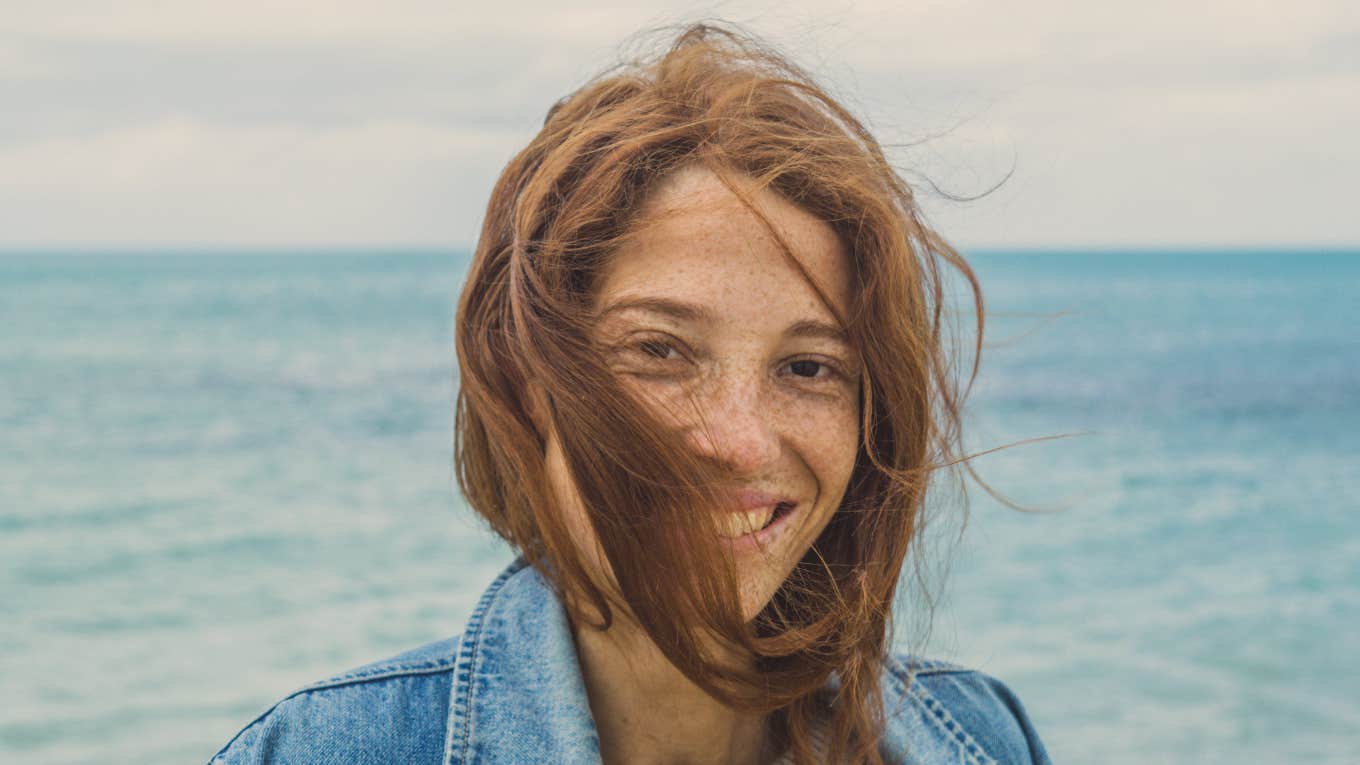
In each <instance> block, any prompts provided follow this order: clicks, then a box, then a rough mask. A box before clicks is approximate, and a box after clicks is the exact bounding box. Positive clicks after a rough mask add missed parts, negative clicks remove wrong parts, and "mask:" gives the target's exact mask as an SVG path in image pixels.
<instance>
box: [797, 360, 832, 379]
mask: <svg viewBox="0 0 1360 765" xmlns="http://www.w3.org/2000/svg"><path fill="white" fill-rule="evenodd" d="M823 366H825V364H819V363H817V362H816V361H807V360H803V361H795V362H793V363H792V364H789V371H790V372H793V373H794V374H795V375H797V376H799V377H816V376H817V373H818V372H819V371H821V369H822V367H823Z"/></svg>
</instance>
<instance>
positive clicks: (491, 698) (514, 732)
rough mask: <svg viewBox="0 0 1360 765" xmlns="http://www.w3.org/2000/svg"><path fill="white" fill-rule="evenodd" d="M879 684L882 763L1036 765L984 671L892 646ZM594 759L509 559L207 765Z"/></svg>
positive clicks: (545, 627)
mask: <svg viewBox="0 0 1360 765" xmlns="http://www.w3.org/2000/svg"><path fill="white" fill-rule="evenodd" d="M882 692H883V697H884V702H885V704H886V707H885V716H886V721H887V725H886V730H885V734H884V737H883V739H882V741H881V742H880V745H879V749H880V751H881V752H882V753H883V754H884V759H885V761H887V762H890V763H904V764H907V763H910V764H912V765H934V764H935V763H951V764H953V763H964V764H965V765H989V764H990V763H1002V764H1003V765H1027V764H1029V763H1034V765H1048V764H1049V760H1048V756H1047V755H1046V754H1045V753H1044V748H1043V745H1042V744H1041V743H1040V742H1039V738H1038V736H1037V735H1036V734H1035V732H1034V728H1033V726H1032V725H1031V724H1030V721H1029V718H1028V717H1027V716H1026V715H1025V711H1024V709H1023V708H1022V707H1021V705H1020V702H1019V700H1018V699H1016V697H1015V695H1014V694H1012V693H1011V691H1010V689H1008V688H1007V687H1006V686H1005V685H1003V684H1002V683H1001V682H1000V681H998V680H996V679H994V678H992V677H989V676H987V675H985V674H982V673H980V672H976V671H973V670H968V669H964V668H962V667H958V666H954V665H951V664H945V663H942V662H937V661H928V660H921V659H916V658H912V657H909V656H894V657H891V658H890V659H889V661H888V662H887V666H886V668H885V673H884V677H883V683H882ZM599 762H600V742H599V736H598V734H597V733H596V730H595V723H594V721H593V720H592V718H591V713H590V705H589V703H588V700H587V698H586V690H585V684H584V681H583V680H582V677H581V670H580V665H579V664H578V663H577V657H576V652H575V647H574V642H573V640H572V634H571V628H570V624H569V622H568V621H567V616H566V612H565V610H564V608H563V607H562V604H561V602H560V600H559V599H558V598H557V596H556V595H555V593H554V592H553V590H552V589H551V588H550V587H549V585H548V583H547V582H546V581H544V580H543V578H542V577H541V576H540V574H539V573H538V572H537V571H536V570H535V569H534V568H533V567H532V566H528V565H526V564H525V563H524V561H523V559H518V560H516V561H515V562H514V563H512V564H510V566H509V567H508V568H506V569H505V571H504V572H503V573H502V574H501V575H500V576H499V577H497V578H496V580H495V581H494V582H492V583H491V585H490V586H489V587H488V588H487V590H486V592H485V593H484V594H483V595H482V598H481V600H480V601H479V603H478V604H477V607H476V608H475V609H474V610H473V613H472V616H471V617H470V618H469V620H468V623H467V626H466V628H465V630H464V631H463V633H462V634H461V635H459V636H457V637H454V638H450V639H447V640H441V641H439V642H436V643H431V644H429V645H426V646H423V647H420V648H416V649H414V650H412V651H408V652H406V653H403V654H400V655H398V656H394V657H392V658H390V659H386V660H384V661H379V662H375V663H373V664H369V665H367V666H364V667H360V668H358V669H355V670H352V671H350V672H346V673H344V674H342V675H339V676H337V677H334V678H332V679H330V680H325V681H323V682H319V683H314V684H312V685H308V686H306V687H304V688H301V689H299V690H297V691H295V692H293V693H292V694H289V695H288V696H286V697H285V698H284V699H282V700H281V701H279V702H278V703H276V704H274V705H273V706H271V707H270V708H269V709H267V710H265V711H264V712H263V713H262V714H261V715H260V716H259V717H257V718H256V719H255V720H254V721H253V722H251V723H250V724H249V725H247V726H246V727H245V728H244V729H242V730H241V731H240V732H239V733H237V734H236V736H235V737H234V738H232V740H231V741H229V742H227V744H226V746H224V747H223V748H222V749H221V750H220V751H219V752H218V753H217V754H216V755H215V756H214V757H213V759H212V761H211V763H210V765H244V764H245V763H290V764H294V763H296V764H309V763H356V764H357V763H413V764H414V763H430V764H431V765H435V764H436V763H442V765H473V764H474V763H475V764H476V765H521V764H523V763H554V764H559V763H560V765H578V764H579V765H587V764H588V763H596V764H597V763H599Z"/></svg>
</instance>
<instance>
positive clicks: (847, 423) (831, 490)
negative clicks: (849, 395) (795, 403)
mask: <svg viewBox="0 0 1360 765" xmlns="http://www.w3.org/2000/svg"><path fill="white" fill-rule="evenodd" d="M793 411H794V413H795V419H794V420H792V421H791V422H790V423H789V426H788V427H789V428H790V429H791V430H792V432H796V433H797V434H798V435H797V438H798V443H799V445H800V447H799V452H801V456H802V458H803V460H804V461H805V462H806V463H807V465H808V467H810V468H811V469H812V472H813V473H814V474H815V476H816V478H817V483H818V484H819V489H820V492H821V494H822V496H823V499H824V500H830V501H829V504H830V505H831V506H832V507H833V508H834V507H836V506H838V505H839V504H840V499H841V496H842V495H843V494H844V493H845V489H846V487H847V486H848V485H849V483H850V477H851V475H852V474H853V473H854V469H855V457H856V456H857V455H858V453H859V408H858V406H856V405H853V404H849V403H838V404H836V405H829V406H817V407H800V408H795V409H794V410H793Z"/></svg>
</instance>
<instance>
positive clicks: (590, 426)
mask: <svg viewBox="0 0 1360 765" xmlns="http://www.w3.org/2000/svg"><path fill="white" fill-rule="evenodd" d="M694 163H700V164H702V165H703V166H705V167H707V168H709V169H711V170H712V171H713V172H715V173H716V174H718V175H719V177H722V178H727V179H729V181H730V179H731V178H733V177H734V176H736V175H738V174H740V175H743V176H748V177H749V178H750V179H754V180H755V182H756V185H757V187H758V188H766V189H770V190H772V191H774V192H775V193H777V194H779V195H781V196H782V197H784V198H785V199H787V200H789V201H791V202H792V203H794V204H796V205H798V206H799V207H801V208H802V209H803V210H806V211H807V212H809V213H811V214H812V215H814V216H816V217H817V218H819V219H820V220H822V221H825V222H826V223H827V224H828V225H830V226H831V227H832V229H833V230H834V231H835V232H836V234H837V235H838V236H839V237H840V239H841V241H842V243H843V245H844V248H845V251H846V252H847V253H848V255H849V258H850V261H851V262H850V266H851V273H852V285H853V288H852V294H851V303H850V306H849V308H848V310H847V311H846V312H845V315H843V316H839V317H838V318H839V319H840V320H841V322H842V323H843V325H844V328H845V330H846V333H847V335H848V337H849V340H850V342H851V344H852V345H853V346H854V348H855V350H856V352H857V353H858V354H859V357H860V359H861V361H862V365H863V370H864V371H863V374H862V379H861V381H860V390H861V412H862V417H861V424H860V447H859V454H858V457H857V462H856V466H855V469H854V472H853V474H852V477H851V480H850V484H849V487H848V489H847V491H846V494H845V496H844V499H843V501H842V503H841V506H840V507H839V508H838V509H837V511H836V513H835V514H834V515H833V517H832V518H831V520H830V522H829V523H828V525H827V526H826V528H825V530H824V531H823V533H822V534H821V535H820V537H818V539H817V540H816V541H815V542H814V544H813V545H812V547H811V548H810V549H809V550H808V551H807V553H806V555H805V556H804V557H803V559H802V560H801V561H800V562H799V564H798V565H797V567H796V568H795V569H794V572H793V574H792V575H790V576H789V578H788V579H787V580H786V581H785V582H784V584H783V585H782V586H781V587H780V589H779V590H778V591H777V592H776V593H775V595H774V597H773V599H772V600H771V601H770V603H769V604H768V605H767V606H766V607H765V608H764V610H763V611H762V612H761V613H760V615H759V616H758V617H757V618H756V619H755V620H754V621H752V622H749V623H748V622H746V621H745V620H744V619H743V618H741V615H740V613H739V609H738V605H737V604H738V599H737V590H736V581H735V575H734V574H733V571H732V567H731V561H730V560H727V559H726V558H725V557H724V556H723V554H722V552H721V551H720V550H719V549H717V546H716V545H695V544H685V540H693V539H711V538H712V536H711V530H710V529H708V527H707V526H706V525H705V524H711V523H712V520H711V518H712V514H709V513H703V512H695V508H716V507H717V500H716V497H715V496H714V492H713V490H712V489H713V487H714V486H716V485H718V484H719V483H720V482H721V480H722V476H721V475H720V474H719V473H718V472H717V471H716V470H715V468H714V466H713V465H711V464H706V463H705V462H704V461H703V460H701V459H699V458H698V457H697V456H696V455H694V454H691V453H689V452H688V451H687V450H686V449H685V448H684V446H683V445H682V441H681V440H680V439H677V438H674V437H673V434H670V433H668V432H667V430H666V428H665V427H664V425H663V423H662V420H661V419H660V418H659V417H658V416H657V413H655V412H652V411H649V409H648V407H647V406H646V405H645V404H644V402H641V401H638V400H636V399H634V398H633V397H631V396H630V395H629V394H628V392H627V391H626V390H625V389H624V388H623V387H622V386H621V385H620V382H619V381H618V380H617V379H615V378H614V376H613V375H612V374H611V373H610V371H609V369H608V368H607V366H606V364H605V363H604V360H603V359H602V357H601V353H600V349H599V348H597V347H596V346H595V345H594V344H593V343H592V342H591V326H592V304H593V295H594V289H595V282H596V277H597V275H598V274H599V273H600V270H601V268H602V266H603V264H604V263H606V262H607V260H608V258H609V257H610V256H611V254H612V252H613V251H614V250H615V249H616V248H617V246H618V244H619V242H620V241H621V240H622V238H623V237H625V236H627V234H628V232H629V231H630V228H631V227H632V226H634V225H635V224H636V223H637V222H638V220H637V218H638V210H639V208H640V206H641V205H642V202H643V201H644V200H645V199H646V198H647V196H648V194H649V192H650V191H651V190H652V188H653V187H654V186H655V185H656V183H657V181H658V180H659V179H660V178H662V177H664V176H666V175H667V174H668V173H670V172H672V171H673V170H675V169H677V168H679V167H681V166H682V165H689V164H694ZM728 185H729V187H731V188H732V189H733V191H734V192H735V193H738V194H739V196H742V198H743V199H745V200H746V201H747V202H748V207H750V208H751V209H752V210H753V211H754V210H755V208H754V207H753V206H751V205H750V204H749V199H750V197H749V194H748V193H747V192H742V191H740V190H739V188H738V184H735V183H732V182H729V183H728ZM757 214H759V213H758V212H757ZM767 223H768V221H767ZM766 228H767V230H769V231H770V232H771V234H772V235H773V236H774V237H775V238H776V239H777V240H778V239H779V234H778V233H777V232H776V231H775V230H774V229H773V227H771V226H769V225H767V226H766ZM784 247H785V252H786V254H789V255H790V257H791V253H789V251H788V248H787V246H786V245H784ZM950 269H953V270H954V271H957V272H958V273H959V274H961V275H962V276H963V277H964V282H965V283H966V284H967V285H968V286H969V287H970V288H971V294H972V299H973V303H974V306H973V307H974V308H975V309H976V315H977V333H976V345H975V346H974V347H973V353H974V364H973V368H972V373H971V374H970V375H969V376H968V378H967V384H964V382H963V380H962V379H961V376H960V375H958V374H957V370H956V369H955V367H954V366H953V364H952V362H951V359H952V353H953V350H952V349H951V348H950V347H948V346H949V343H948V342H946V339H947V335H948V332H947V331H946V330H947V327H946V325H945V322H944V318H943V316H944V314H943V309H944V302H945V290H944V278H945V276H946V272H947V271H948V270H950ZM982 316H983V311H982V297H981V291H980V288H979V286H978V282H977V279H976V277H975V276H974V274H973V272H972V270H971V269H970V268H969V266H968V264H967V263H966V262H965V261H964V260H963V259H962V258H961V257H960V256H959V255H958V254H957V253H956V252H955V251H954V250H953V249H952V248H951V247H950V246H949V245H948V244H947V243H946V242H945V241H944V240H943V239H941V237H939V236H938V235H937V234H936V233H935V232H933V231H932V230H931V229H930V228H929V227H928V226H927V225H926V224H925V223H924V222H923V220H922V217H921V215H920V212H919V209H918V207H917V205H916V202H915V200H914V198H913V195H912V191H911V189H910V188H909V186H908V185H907V183H906V182H905V181H904V180H903V179H902V177H901V176H900V175H899V174H898V173H897V172H896V171H895V170H894V168H893V167H892V165H891V164H890V163H889V162H888V161H887V159H886V158H885V156H884V154H883V151H882V149H881V147H880V145H879V144H878V142H877V141H876V140H875V139H874V138H873V136H872V135H870V133H869V132H868V130H867V129H866V128H865V127H864V125H863V124H861V122H859V121H858V120H857V119H856V118H855V117H854V116H852V115H851V114H850V113H849V112H848V111H847V110H846V109H845V108H844V107H842V106H841V105H840V104H839V103H838V102H837V101H836V100H835V99H833V98H832V97H831V96H830V95H828V93H827V92H826V91H824V90H823V89H822V88H820V87H819V86H818V85H817V84H816V83H815V82H814V81H813V80H812V78H810V77H809V76H808V75H807V74H806V73H804V72H803V71H802V70H801V69H799V68H798V67H797V66H795V65H794V64H792V63H791V62H790V61H789V60H787V59H786V58H785V57H783V56H782V55H780V54H779V53H778V52H776V51H774V50H772V49H770V48H768V47H766V46H764V45H762V44H760V43H758V42H756V41H755V40H753V39H752V38H751V37H749V36H747V35H744V34H741V33H738V32H735V31H733V30H730V29H727V28H723V27H715V26H712V25H707V24H700V25H694V26H691V27H688V28H686V29H684V30H683V32H682V33H680V34H679V36H678V37H677V38H676V39H675V40H674V41H673V42H672V44H671V45H670V46H669V47H668V48H667V49H665V50H664V51H662V52H660V53H659V54H658V55H656V56H653V57H650V58H645V59H642V60H638V61H634V62H632V63H630V64H627V65H624V66H621V67H619V68H616V69H614V70H611V71H608V72H606V73H604V74H602V75H600V76H599V77H597V78H595V79H594V80H592V81H591V82H589V83H587V84H586V85H585V86H583V87H581V88H580V89H578V90H576V91H575V92H573V93H571V94H570V95H568V96H566V97H565V98H563V99H562V100H560V101H559V102H557V103H556V104H555V105H554V106H553V107H552V108H551V109H550V110H549V112H548V115H547V118H546V120H545V122H544V125H543V128H542V130H541V131H540V132H539V133H538V135H537V136H535V137H534V139H533V140H532V141H531V142H530V143H529V145H528V146H527V147H526V148H524V149H523V150H522V151H521V152H519V154H517V155H516V156H515V157H514V158H513V159H512V160H511V161H510V163H509V164H508V165H507V166H506V168H505V170H504V172H503V173H502V174H501V176H500V179H499V180H498V181H497V183H496V185H495V188H494V190H493V192H492V194H491V198H490V201H489V203H488V206H487V212H486V217H485V222H484V225H483V229H482V233H481V237H480V240H479V241H478V244H477V248H476V252H475V254H474V257H473V262H472V266H471V270H470V272H469V275H468V279H467V284H466V286H465V288H464V291H463V294H462V297H461V300H460V302H459V307H458V317H457V350H458V364H459V372H460V375H461V381H460V390H459V393H458V404H457V406H458V409H457V433H456V466H457V474H458V479H459V483H460V486H461V488H462V490H463V492H464V493H465V495H466V496H467V499H468V502H469V503H470V504H471V506H472V507H473V509H474V510H475V511H476V512H478V513H479V514H480V515H481V516H482V517H483V518H485V519H486V521H487V522H488V523H489V524H490V526H491V528H492V529H494V530H495V531H496V533H498V534H499V535H500V536H501V537H503V538H504V539H505V540H506V541H507V542H509V543H510V545H512V546H513V547H514V548H515V549H516V550H518V551H519V552H521V553H522V554H523V555H524V556H525V557H526V558H527V559H528V560H529V561H530V562H531V563H532V564H533V565H534V566H535V567H537V568H538V569H539V570H540V571H541V572H542V573H543V574H544V575H545V576H546V577H548V579H549V580H550V581H551V582H552V583H553V584H554V586H555V587H557V589H558V591H559V593H560V594H561V595H562V596H563V597H564V598H565V599H566V600H567V601H568V602H569V603H576V604H581V605H587V604H588V605H589V606H591V607H593V610H594V612H595V613H597V614H599V615H600V616H601V619H602V623H600V624H598V625H596V626H598V627H600V628H607V627H608V626H609V624H610V623H611V620H612V619H613V615H614V611H613V609H614V608H622V609H624V613H626V614H627V615H628V616H629V617H630V618H633V619H636V621H637V623H638V624H639V625H640V626H641V627H642V628H643V629H644V630H646V632H647V633H648V635H649V636H650V637H651V638H652V639H653V640H654V641H655V643H656V644H657V646H658V647H659V648H660V649H661V650H662V651H663V652H664V653H665V655H666V656H667V657H668V658H669V659H670V660H671V661H672V662H673V663H674V664H675V665H676V667H678V668H679V669H680V670H681V671H682V672H684V673H685V675H686V676H688V677H689V678H690V679H691V680H692V681H694V682H695V683H696V684H698V685H699V686H700V687H702V688H704V689H705V690H706V691H708V692H709V693H710V694H712V695H713V696H715V697H716V698H718V699H720V700H722V701H724V702H725V703H727V704H729V705H730V706H733V707H736V708H741V709H746V710H753V711H764V712H771V713H773V714H771V715H770V716H769V718H768V719H769V720H770V721H771V722H770V724H771V729H770V733H771V734H772V736H773V739H774V740H775V741H777V742H780V743H782V744H784V745H787V746H791V747H792V748H793V751H794V754H795V756H796V758H797V760H798V761H799V762H803V763H809V762H813V761H814V759H815V755H814V752H813V748H812V739H811V733H812V731H813V730H814V729H815V728H818V727H820V726H823V725H825V726H826V728H825V729H824V730H825V731H826V740H827V741H828V743H829V745H830V748H831V753H830V758H831V759H832V760H833V761H837V762H841V761H844V762H855V763H880V762H881V758H880V756H879V754H878V750H877V746H876V743H877V740H878V737H879V736H880V734H881V731H882V724H883V721H882V718H883V710H882V708H881V707H882V702H881V698H880V695H879V676H880V673H881V671H882V663H883V661H884V660H885V658H886V656H887V653H888V650H889V648H890V632H891V625H892V621H891V616H890V615H891V611H892V604H893V599H894V594H895V592H896V589H897V586H898V581H899V578H900V576H901V573H902V568H903V563H904V560H905V558H906V556H907V554H908V551H909V550H910V549H911V548H912V546H913V544H914V543H915V542H916V541H917V540H918V538H919V536H920V532H921V528H922V520H923V515H922V511H923V507H924V501H925V495H926V489H927V485H928V483H929V482H930V480H931V478H932V476H933V475H934V474H935V473H936V471H938V470H939V469H941V468H943V467H946V466H950V465H954V464H957V463H958V462H959V461H960V459H961V458H960V456H959V455H960V453H961V443H960V420H961V407H962V402H963V400H964V398H965V397H966V395H967V390H968V387H967V385H971V382H972V379H973V376H975V375H976V371H977V365H976V360H977V354H978V353H979V352H980V349H981V343H982V324H983V320H982ZM531 398H532V399H533V400H534V401H535V402H537V403H534V404H531V403H530V401H531ZM545 422H546V427H550V428H552V429H553V431H554V432H555V433H556V434H557V435H558V436H559V437H560V438H561V444H562V449H563V452H564V455H565V457H566V462H567V465H568V468H569V471H570V474H571V477H572V479H573V481H574V483H575V485H576V487H577V489H578V491H579V492H580V495H581V498H582V499H583V501H584V505H585V507H586V508H587V512H588V518H589V521H590V523H591V525H592V526H593V528H594V529H595V531H596V534H597V537H598V539H599V544H600V551H601V552H602V554H603V557H604V559H605V560H607V562H608V564H609V566H610V567H611V569H612V571H613V574H614V579H615V580H616V581H617V585H618V589H617V592H613V591H611V588H610V586H609V583H607V582H601V581H597V580H596V578H595V577H594V576H593V575H592V573H591V569H590V567H589V566H588V565H587V564H586V561H585V558H584V557H583V551H582V550H580V549H579V548H578V545H577V544H576V542H575V540H573V539H572V538H571V537H570V536H569V535H568V534H567V530H566V528H565V526H564V525H563V522H562V519H561V514H560V512H559V508H557V507H556V504H555V499H554V496H553V494H552V492H551V490H550V488H549V487H548V485H547V480H546V477H545V464H544V448H545V432H544V430H543V426H544V424H545ZM705 534H707V536H705ZM715 635H716V636H718V637H720V638H721V639H722V641H723V645H727V646H735V647H739V648H740V649H741V650H742V651H745V652H746V655H747V656H749V657H751V659H752V661H751V662H750V663H749V664H747V665H743V666H739V667H734V666H732V664H731V663H730V662H724V661H723V660H722V657H721V656H720V655H719V654H718V653H716V652H715V651H714V650H713V648H712V641H711V640H709V639H708V638H711V637H712V636H715ZM833 673H834V675H835V677H836V679H837V681H838V684H839V689H838V692H837V694H836V695H835V698H834V701H833V700H832V699H831V698H829V697H828V695H827V694H826V693H825V690H826V687H827V681H828V680H829V679H830V678H831V677H832V675H833Z"/></svg>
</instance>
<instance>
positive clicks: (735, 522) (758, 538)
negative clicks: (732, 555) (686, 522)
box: [718, 501, 798, 551]
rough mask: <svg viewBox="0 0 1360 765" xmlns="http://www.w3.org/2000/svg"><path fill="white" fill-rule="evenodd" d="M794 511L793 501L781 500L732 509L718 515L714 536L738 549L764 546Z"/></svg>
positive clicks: (774, 537) (778, 534)
mask: <svg viewBox="0 0 1360 765" xmlns="http://www.w3.org/2000/svg"><path fill="white" fill-rule="evenodd" d="M797 511H798V505H797V504H796V503H794V502H787V501H783V502H776V503H775V504H773V505H768V506H766V507H759V508H752V509H750V510H745V511H741V512H733V513H730V514H728V515H727V516H726V517H724V518H723V519H722V521H721V523H720V526H719V531H718V536H719V537H721V538H722V540H723V541H724V542H725V543H727V544H728V545H730V546H732V548H733V549H734V550H738V551H740V550H747V549H754V548H759V547H765V546H767V545H769V544H770V543H771V542H773V541H774V540H775V539H776V538H777V537H778V536H780V535H781V534H782V533H783V531H784V529H785V528H786V527H787V526H788V521H789V519H790V518H792V517H793V516H794V515H796V514H797Z"/></svg>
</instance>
